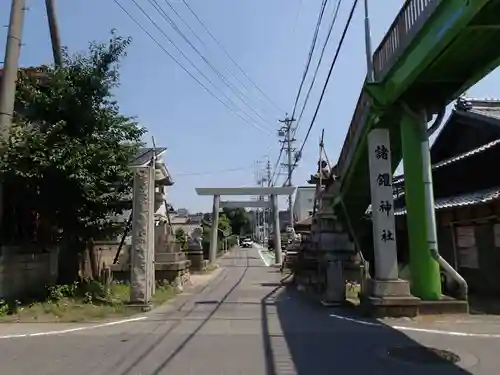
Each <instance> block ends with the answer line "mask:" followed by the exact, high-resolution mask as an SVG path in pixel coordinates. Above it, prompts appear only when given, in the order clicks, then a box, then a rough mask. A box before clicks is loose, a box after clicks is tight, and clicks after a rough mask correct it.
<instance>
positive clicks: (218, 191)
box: [195, 186, 295, 264]
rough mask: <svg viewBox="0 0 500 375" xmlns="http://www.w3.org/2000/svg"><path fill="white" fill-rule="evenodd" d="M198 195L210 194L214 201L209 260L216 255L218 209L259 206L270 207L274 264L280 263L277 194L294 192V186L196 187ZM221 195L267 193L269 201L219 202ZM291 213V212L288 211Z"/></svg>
mask: <svg viewBox="0 0 500 375" xmlns="http://www.w3.org/2000/svg"><path fill="white" fill-rule="evenodd" d="M195 190H196V194H198V195H212V196H213V197H214V203H213V208H212V227H211V229H210V252H209V262H210V263H214V262H215V260H216V257H217V228H218V227H219V209H220V208H221V206H222V207H228V208H245V207H259V208H271V209H272V212H273V224H274V248H275V254H276V264H281V262H282V255H281V234H280V229H279V228H280V225H279V224H280V223H279V208H278V195H292V194H293V193H294V192H295V186H285V187H257V186H252V187H238V188H196V189H195ZM221 195H232V196H235V195H240V196H241V195H257V196H263V195H268V196H269V197H270V200H269V201H226V202H221V201H220V197H221ZM290 214H291V213H290Z"/></svg>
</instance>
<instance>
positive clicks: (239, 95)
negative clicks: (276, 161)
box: [132, 0, 267, 123]
mask: <svg viewBox="0 0 500 375" xmlns="http://www.w3.org/2000/svg"><path fill="white" fill-rule="evenodd" d="M132 1H134V3H135V0H132ZM148 2H149V3H150V4H151V5H152V6H153V8H155V10H156V11H157V12H158V13H159V14H160V16H161V17H162V18H163V19H164V20H166V21H167V22H168V23H169V24H170V26H172V28H173V29H174V30H175V32H176V33H177V34H179V36H180V37H181V38H182V39H183V40H184V41H185V42H186V43H187V44H188V45H189V46H190V47H191V48H192V49H193V51H195V52H196V54H197V55H198V56H199V57H200V58H201V59H202V60H203V62H205V63H206V64H207V65H208V67H209V68H210V69H211V70H212V71H213V72H214V73H215V74H216V75H217V77H219V78H220V79H221V81H222V82H223V83H224V84H225V85H226V86H227V87H228V88H229V89H230V90H231V91H232V92H233V93H234V94H235V95H236V97H237V98H238V99H239V100H241V101H242V102H243V103H244V104H245V105H246V106H247V107H248V108H249V109H250V110H251V111H252V112H253V113H254V114H255V115H256V116H257V117H259V118H260V119H261V120H262V121H264V123H267V120H266V119H265V118H264V117H263V116H262V115H261V114H260V113H258V112H257V111H256V110H255V109H254V108H253V107H252V106H251V105H250V104H249V103H248V102H247V100H246V99H249V98H248V97H247V96H246V95H245V94H244V93H243V92H242V91H241V90H240V89H239V88H238V87H236V86H234V85H233V84H232V83H231V82H229V81H228V80H227V79H226V77H224V75H223V74H222V73H221V72H220V71H219V70H218V69H217V68H216V67H215V66H214V65H213V64H212V63H211V62H210V61H209V60H208V59H207V58H206V57H205V56H204V55H203V53H201V52H200V50H199V49H198V48H196V46H195V45H194V44H193V43H192V42H191V41H190V40H189V38H188V37H187V36H186V35H185V34H184V33H183V32H182V31H181V30H180V29H179V27H178V26H177V24H176V23H175V21H173V20H172V18H171V17H170V16H169V15H168V13H167V12H166V11H165V10H164V9H163V8H162V7H161V5H160V4H158V1H157V0H148ZM167 5H168V6H169V7H170V8H171V9H173V10H174V12H175V9H174V8H173V7H172V6H171V5H170V4H168V1H167ZM175 13H176V14H177V15H178V16H179V17H180V18H181V20H182V21H183V22H184V23H186V21H184V19H183V18H182V17H181V16H180V15H179V14H178V13H177V12H175ZM188 27H189V26H188ZM189 29H190V30H191V32H193V33H195V32H194V30H193V29H191V27H189Z"/></svg>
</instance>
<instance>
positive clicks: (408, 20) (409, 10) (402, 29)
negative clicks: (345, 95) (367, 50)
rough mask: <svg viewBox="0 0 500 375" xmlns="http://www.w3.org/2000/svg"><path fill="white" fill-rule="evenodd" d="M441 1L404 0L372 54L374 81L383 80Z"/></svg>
mask: <svg viewBox="0 0 500 375" xmlns="http://www.w3.org/2000/svg"><path fill="white" fill-rule="evenodd" d="M442 1H443V0H406V2H405V3H404V5H403V6H402V8H401V10H400V11H399V13H398V15H397V16H396V19H395V20H394V22H393V23H392V25H391V27H390V28H389V30H388V31H387V34H386V35H385V37H384V39H383V40H382V42H381V43H380V45H379V47H378V48H377V50H376V51H375V53H374V54H373V72H374V76H375V80H376V81H381V80H383V79H384V78H385V76H386V75H387V73H388V72H389V70H390V69H391V68H392V67H393V66H394V64H395V63H396V61H397V60H398V59H399V58H400V57H401V55H403V53H404V52H405V50H406V48H407V47H408V46H409V44H410V43H411V41H412V40H413V38H414V37H415V35H416V34H417V33H418V32H419V31H420V30H421V29H422V26H423V25H424V24H425V23H426V22H427V20H428V19H429V17H430V16H431V15H432V14H433V12H434V11H435V10H436V8H437V7H438V6H439V4H441V2H442Z"/></svg>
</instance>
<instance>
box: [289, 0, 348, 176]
mask: <svg viewBox="0 0 500 375" xmlns="http://www.w3.org/2000/svg"><path fill="white" fill-rule="evenodd" d="M357 4H358V0H354V2H353V4H352V8H351V11H350V12H349V17H348V18H347V22H346V25H345V27H344V30H343V31H342V36H341V37H340V40H339V43H338V46H337V50H336V51H335V56H334V58H333V61H332V64H331V66H330V70H329V71H328V75H327V77H326V81H325V84H324V86H323V90H322V91H321V96H320V97H319V101H318V105H317V106H316V110H315V111H314V116H313V118H312V120H311V124H310V125H309V128H308V129H307V133H306V136H305V138H304V141H303V142H302V145H301V146H300V150H299V152H298V154H297V157H296V158H295V161H299V159H300V157H301V156H302V151H303V150H304V146H305V144H306V142H307V139H308V138H309V134H310V133H311V129H312V127H313V125H314V122H315V121H316V117H317V116H318V112H319V109H320V107H321V103H322V101H323V98H324V96H325V91H326V88H327V86H328V82H329V81H330V77H331V75H332V71H333V68H334V67H335V64H336V63H337V59H338V57H339V54H340V50H341V49H342V45H343V44H344V40H345V37H346V35H347V31H348V30H349V26H350V25H351V22H352V18H353V16H354V11H355V10H356V5H357ZM294 168H295V167H294ZM285 183H286V181H285Z"/></svg>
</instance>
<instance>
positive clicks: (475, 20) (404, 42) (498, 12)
mask: <svg viewBox="0 0 500 375" xmlns="http://www.w3.org/2000/svg"><path fill="white" fill-rule="evenodd" d="M372 64H373V77H374V79H373V80H372V81H370V82H368V81H365V83H364V85H363V88H362V90H361V94H360V96H359V99H358V103H357V105H356V109H355V112H354V115H353V118H352V121H351V124H350V127H349V130H348V133H347V136H346V138H345V141H344V145H343V147H342V151H341V154H340V157H339V161H338V172H339V174H340V176H341V181H342V185H341V189H340V196H341V200H342V202H343V203H344V205H345V208H346V212H347V214H348V216H349V221H350V222H351V223H352V224H353V226H356V223H357V222H359V219H360V218H361V217H362V216H363V214H364V213H365V211H366V209H367V207H368V205H369V204H370V181H369V177H368V176H369V170H368V147H367V138H368V133H369V132H370V130H373V129H375V128H385V129H388V130H389V132H390V138H391V149H392V150H391V151H392V164H393V171H394V170H395V169H396V168H397V166H398V165H399V163H400V162H401V160H402V159H403V156H406V157H405V158H404V161H403V163H404V167H405V180H406V184H407V191H406V197H407V202H406V203H407V208H408V209H410V210H411V209H412V207H410V206H413V210H412V211H413V215H410V214H409V215H408V220H409V222H408V227H409V233H408V235H409V239H410V258H413V260H411V262H413V263H414V266H412V290H413V291H415V292H416V294H417V295H418V296H419V297H421V298H423V299H437V298H438V294H439V293H440V290H439V291H438V289H439V288H440V286H438V285H439V269H438V266H437V264H433V263H434V262H433V260H432V259H431V258H430V257H429V255H428V253H429V251H428V249H427V248H426V246H427V244H426V240H425V230H426V229H425V226H426V222H425V221H426V218H425V213H424V212H423V211H422V210H420V211H419V210H418V209H417V208H416V207H417V206H418V205H419V204H423V203H422V202H423V201H422V200H423V199H424V197H423V190H422V189H421V185H422V184H419V181H420V180H421V179H422V177H421V174H422V158H421V153H422V152H421V150H420V148H421V146H420V133H419V130H418V123H419V116H420V121H425V120H426V118H423V117H422V116H425V114H423V113H424V112H426V113H437V112H439V111H442V110H443V109H444V108H445V107H446V105H447V104H449V103H450V102H452V101H453V100H455V99H456V98H457V97H459V96H460V95H461V94H462V93H463V92H464V91H465V90H467V89H468V88H469V87H471V86H472V85H474V84H475V83H476V82H478V81H479V80H481V79H482V78H483V77H484V76H486V75H487V74H488V73H490V72H491V71H492V70H493V69H495V68H496V67H497V66H499V65H500V0H407V1H405V3H404V5H403V6H402V8H401V10H400V12H399V13H398V15H397V17H396V19H395V20H394V22H393V23H392V25H391V26H390V28H389V30H388V32H387V34H386V35H385V37H384V39H383V40H382V42H381V44H380V46H379V47H378V48H377V50H376V51H375V53H374V54H373V59H372ZM339 201H340V200H337V203H338V202H339ZM410 216H411V217H410ZM415 264H416V265H415ZM414 271H418V272H415V275H414ZM417 273H418V274H417Z"/></svg>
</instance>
